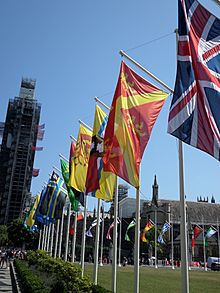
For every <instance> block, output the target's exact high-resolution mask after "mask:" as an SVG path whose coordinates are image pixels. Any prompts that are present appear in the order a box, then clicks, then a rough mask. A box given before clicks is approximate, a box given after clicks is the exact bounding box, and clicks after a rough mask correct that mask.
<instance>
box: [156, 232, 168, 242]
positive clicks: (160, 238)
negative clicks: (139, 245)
mask: <svg viewBox="0 0 220 293" xmlns="http://www.w3.org/2000/svg"><path fill="white" fill-rule="evenodd" d="M157 242H159V243H160V244H166V243H165V241H164V240H163V235H162V234H160V235H159V236H158V238H157Z"/></svg>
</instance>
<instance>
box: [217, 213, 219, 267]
mask: <svg viewBox="0 0 220 293" xmlns="http://www.w3.org/2000/svg"><path fill="white" fill-rule="evenodd" d="M217 229H218V234H217V235H218V262H219V260H220V237H219V222H218V218H217Z"/></svg>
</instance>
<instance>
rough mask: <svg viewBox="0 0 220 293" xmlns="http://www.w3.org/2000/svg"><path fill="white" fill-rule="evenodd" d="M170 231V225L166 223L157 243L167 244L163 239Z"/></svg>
mask: <svg viewBox="0 0 220 293" xmlns="http://www.w3.org/2000/svg"><path fill="white" fill-rule="evenodd" d="M169 229H170V224H169V223H167V222H165V223H164V224H163V227H162V230H161V233H160V235H159V236H158V239H157V241H158V242H159V243H160V244H166V243H165V241H164V239H163V235H164V234H165V233H166V232H167V231H168V230H169Z"/></svg>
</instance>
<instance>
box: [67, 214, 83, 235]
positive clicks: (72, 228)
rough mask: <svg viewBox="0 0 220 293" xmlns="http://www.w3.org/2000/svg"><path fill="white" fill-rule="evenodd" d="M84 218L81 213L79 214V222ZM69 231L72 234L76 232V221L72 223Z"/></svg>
mask: <svg viewBox="0 0 220 293" xmlns="http://www.w3.org/2000/svg"><path fill="white" fill-rule="evenodd" d="M82 220H83V215H82V214H79V215H78V216H77V222H78V221H82ZM69 232H70V235H74V233H75V231H74V221H73V223H72V225H71V226H70V231H69Z"/></svg>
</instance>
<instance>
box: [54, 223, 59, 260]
mask: <svg viewBox="0 0 220 293" xmlns="http://www.w3.org/2000/svg"><path fill="white" fill-rule="evenodd" d="M59 230H60V219H58V220H57V226H56V239H55V248H54V258H56V257H57V245H58V236H59Z"/></svg>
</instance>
